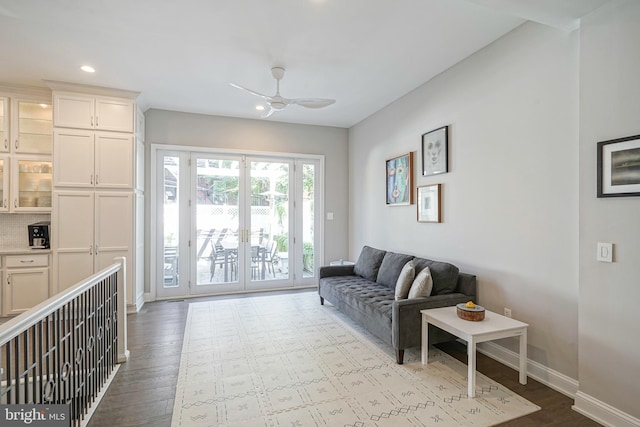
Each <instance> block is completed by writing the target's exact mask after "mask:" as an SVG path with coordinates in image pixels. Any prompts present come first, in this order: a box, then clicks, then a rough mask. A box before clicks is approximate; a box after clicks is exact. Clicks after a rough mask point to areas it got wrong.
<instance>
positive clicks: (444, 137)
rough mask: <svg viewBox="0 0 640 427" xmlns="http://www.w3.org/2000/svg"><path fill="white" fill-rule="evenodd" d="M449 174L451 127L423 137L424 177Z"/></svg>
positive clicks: (436, 130)
mask: <svg viewBox="0 0 640 427" xmlns="http://www.w3.org/2000/svg"><path fill="white" fill-rule="evenodd" d="M446 172H449V126H443V127H441V128H438V129H434V130H432V131H431V132H427V133H425V134H423V135H422V176H429V175H437V174H440V173H446Z"/></svg>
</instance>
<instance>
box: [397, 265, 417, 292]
mask: <svg viewBox="0 0 640 427" xmlns="http://www.w3.org/2000/svg"><path fill="white" fill-rule="evenodd" d="M415 276H416V269H415V267H414V266H413V261H409V262H408V263H406V264H405V265H404V267H402V271H401V272H400V276H398V281H397V283H396V301H397V300H400V299H407V296H408V295H409V289H411V284H412V283H413V279H415Z"/></svg>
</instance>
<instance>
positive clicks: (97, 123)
mask: <svg viewBox="0 0 640 427" xmlns="http://www.w3.org/2000/svg"><path fill="white" fill-rule="evenodd" d="M98 126H100V125H99V124H98V116H96V127H98Z"/></svg>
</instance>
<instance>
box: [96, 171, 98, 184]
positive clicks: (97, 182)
mask: <svg viewBox="0 0 640 427" xmlns="http://www.w3.org/2000/svg"><path fill="white" fill-rule="evenodd" d="M96 185H98V174H96Z"/></svg>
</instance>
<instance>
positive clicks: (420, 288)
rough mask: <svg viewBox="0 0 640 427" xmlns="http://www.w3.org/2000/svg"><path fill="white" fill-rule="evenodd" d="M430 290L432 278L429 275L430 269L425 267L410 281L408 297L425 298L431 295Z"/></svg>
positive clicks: (431, 288)
mask: <svg viewBox="0 0 640 427" xmlns="http://www.w3.org/2000/svg"><path fill="white" fill-rule="evenodd" d="M432 290H433V278H432V277H431V270H430V269H429V267H425V268H423V269H422V271H421V272H420V273H418V275H417V276H416V278H415V280H414V281H413V282H412V283H411V289H410V290H409V295H408V298H409V299H414V298H426V297H428V296H429V295H431V291H432Z"/></svg>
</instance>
